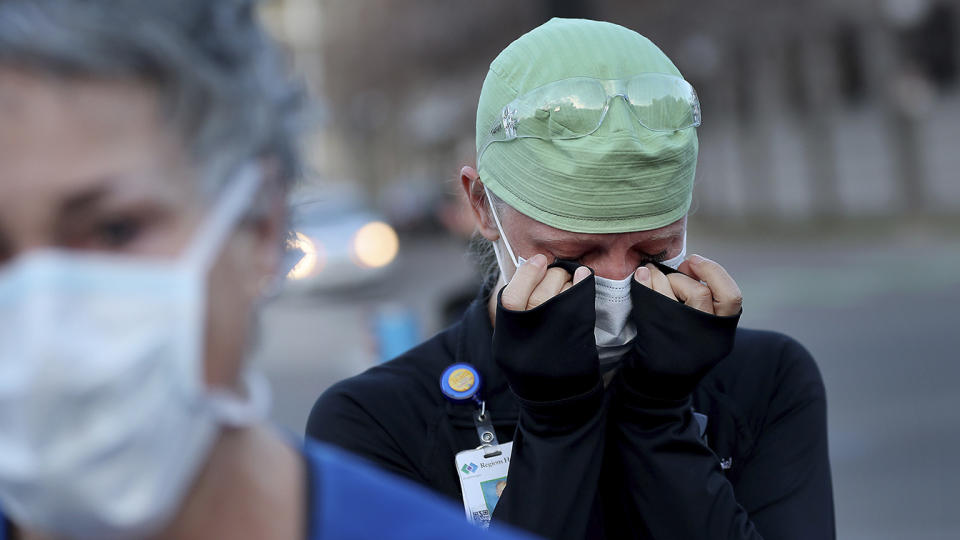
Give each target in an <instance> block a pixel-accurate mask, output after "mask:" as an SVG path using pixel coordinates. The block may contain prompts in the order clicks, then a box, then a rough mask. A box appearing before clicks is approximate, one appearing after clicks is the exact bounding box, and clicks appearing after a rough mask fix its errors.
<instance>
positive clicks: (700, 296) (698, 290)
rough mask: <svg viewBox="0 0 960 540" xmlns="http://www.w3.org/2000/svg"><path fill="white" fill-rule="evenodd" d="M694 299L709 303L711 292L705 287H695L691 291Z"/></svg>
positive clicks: (711, 297) (711, 296)
mask: <svg viewBox="0 0 960 540" xmlns="http://www.w3.org/2000/svg"><path fill="white" fill-rule="evenodd" d="M691 296H692V297H693V298H694V299H696V300H699V301H710V300H713V291H711V290H710V288H709V287H707V286H705V285H697V286H696V287H694V289H693V294H692V295H691Z"/></svg>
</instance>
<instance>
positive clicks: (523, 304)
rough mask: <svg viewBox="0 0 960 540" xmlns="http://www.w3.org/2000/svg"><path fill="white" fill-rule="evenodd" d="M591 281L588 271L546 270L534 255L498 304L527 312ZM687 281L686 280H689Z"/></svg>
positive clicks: (583, 268)
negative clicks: (571, 273) (584, 282)
mask: <svg viewBox="0 0 960 540" xmlns="http://www.w3.org/2000/svg"><path fill="white" fill-rule="evenodd" d="M588 277H590V269H589V268H587V267H586V266H581V267H579V268H577V269H576V271H574V273H573V275H572V276H571V275H570V273H569V272H567V271H566V270H564V269H563V268H559V267H553V268H549V269H548V268H547V257H546V256H544V255H541V254H537V255H534V256H533V257H531V258H530V259H529V260H527V261H524V262H523V264H521V265H520V267H519V268H517V271H516V273H514V274H513V279H511V280H510V283H509V284H507V286H506V287H504V289H503V295H502V296H501V297H500V301H501V302H502V303H503V307H505V308H507V309H509V310H512V311H527V310H530V309H533V308H535V307H537V306H539V305H540V304H544V303H546V302H547V301H548V300H550V299H551V298H553V297H554V296H557V295H558V294H560V293H562V292H565V291H566V290H567V289H569V288H570V287H573V286H574V285H576V284H578V283H580V282H581V281H583V280H584V279H586V278H588ZM688 279H689V278H688Z"/></svg>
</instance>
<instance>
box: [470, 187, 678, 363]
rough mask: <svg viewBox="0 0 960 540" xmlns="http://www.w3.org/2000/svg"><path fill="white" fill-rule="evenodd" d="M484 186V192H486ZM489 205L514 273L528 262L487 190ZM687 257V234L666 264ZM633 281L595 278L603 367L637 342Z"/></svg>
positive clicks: (596, 330)
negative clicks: (512, 240)
mask: <svg viewBox="0 0 960 540" xmlns="http://www.w3.org/2000/svg"><path fill="white" fill-rule="evenodd" d="M486 189H487V188H486V186H484V190H486ZM486 193H487V201H490V203H489V204H490V210H491V213H492V214H493V221H494V222H495V223H496V224H497V231H499V233H500V238H501V239H503V245H504V247H506V248H507V254H508V255H509V256H510V262H511V263H512V264H513V272H511V273H510V276H511V278H512V277H513V273H514V272H516V269H517V268H519V267H520V265H521V264H523V262H524V261H525V260H526V259H524V258H523V257H515V256H514V253H513V249H512V248H511V247H510V241H509V240H507V236H506V235H505V234H504V233H503V227H502V226H501V225H500V217H499V216H498V215H497V210H496V208H494V205H493V202H492V201H493V198H492V197H491V196H490V191H489V190H487V191H486ZM493 253H494V255H495V256H496V257H497V264H498V265H499V266H500V275H501V276H502V277H503V280H504V281H505V282H508V283H509V281H510V279H509V278H507V273H506V268H505V267H504V264H503V263H504V261H503V257H502V255H501V254H500V247H499V246H498V245H497V243H496V242H493ZM686 256H687V233H686V231H684V233H683V248H682V249H681V250H680V254H679V255H677V256H676V257H673V258H672V259H668V260H666V261H663V263H662V264H664V265H666V266H669V267H670V268H673V269H674V270H676V269H677V267H679V266H680V263H682V262H683V260H684V259H685V258H686ZM631 279H633V272H631V273H630V274H629V275H627V277H625V278H623V279H609V278H604V277H600V276H595V277H594V284H595V289H596V297H595V303H594V309H595V310H596V326H595V327H594V329H593V335H594V338H595V339H596V342H597V352H598V354H599V355H600V364H601V365H604V364H610V363H613V362H616V361H617V360H619V359H620V357H621V356H622V355H623V353H625V352H626V351H627V349H628V348H629V344H630V342H631V341H633V338H635V337H637V329H636V327H635V326H634V324H633V321H631V320H630V311H631V310H632V309H633V301H632V299H631V297H630V280H631Z"/></svg>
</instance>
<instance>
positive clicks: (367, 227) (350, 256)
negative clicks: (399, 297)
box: [286, 186, 400, 292]
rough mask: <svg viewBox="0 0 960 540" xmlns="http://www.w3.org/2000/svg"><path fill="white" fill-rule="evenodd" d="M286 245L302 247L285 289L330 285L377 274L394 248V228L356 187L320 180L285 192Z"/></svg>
mask: <svg viewBox="0 0 960 540" xmlns="http://www.w3.org/2000/svg"><path fill="white" fill-rule="evenodd" d="M290 202H291V225H292V231H293V232H292V237H291V238H290V240H289V242H288V246H287V247H288V250H290V251H292V252H294V253H297V254H298V255H299V254H301V253H302V255H301V258H300V259H299V262H297V263H296V265H295V266H293V267H292V269H291V270H290V271H289V273H288V274H287V283H286V287H287V289H288V290H291V291H300V292H302V291H308V290H331V289H338V288H350V287H355V286H358V285H363V284H366V283H369V282H371V281H375V280H377V279H378V278H381V277H383V276H384V275H385V274H386V272H387V268H388V267H389V266H390V264H391V263H393V261H394V260H395V259H396V257H397V254H398V252H399V250H400V241H399V238H398V237H397V233H396V231H395V230H394V228H393V227H392V226H390V225H389V224H388V223H386V221H385V220H384V219H383V217H382V216H381V215H379V214H378V213H376V212H374V211H373V210H372V209H370V208H369V207H368V206H366V205H365V204H364V202H363V200H362V198H361V197H360V196H359V195H358V194H357V193H356V190H354V189H351V188H350V187H347V186H325V187H323V188H310V189H307V190H302V191H299V192H297V193H296V194H295V195H294V196H292V197H291V201H290Z"/></svg>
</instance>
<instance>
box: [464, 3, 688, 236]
mask: <svg viewBox="0 0 960 540" xmlns="http://www.w3.org/2000/svg"><path fill="white" fill-rule="evenodd" d="M639 73H665V74H670V75H676V76H678V77H680V76H681V75H680V71H678V70H677V68H676V66H674V65H673V62H671V61H670V59H669V58H667V56H666V55H665V54H663V52H662V51H661V50H660V49H659V48H657V46H656V45H654V44H653V43H652V42H651V41H650V40H649V39H647V38H645V37H643V36H641V35H640V34H638V33H636V32H634V31H632V30H629V29H627V28H624V27H622V26H618V25H616V24H611V23H606V22H598V21H588V20H582V19H552V20H550V21H549V22H547V23H546V24H543V25H542V26H540V27H538V28H536V29H534V30H532V31H530V32H529V33H527V34H524V35H523V36H521V37H520V38H519V39H517V40H516V41H514V42H513V43H511V44H510V45H509V46H508V47H507V48H506V49H504V50H503V52H501V53H500V55H499V56H497V58H496V59H495V60H494V61H493V63H492V64H490V71H489V72H488V73H487V78H486V79H485V80H484V82H483V89H482V91H481V92H480V103H479V105H478V107H477V141H478V144H479V141H481V140H483V138H484V135H485V134H486V132H487V130H489V129H490V128H491V127H492V126H493V125H494V124H495V123H496V122H498V121H499V119H500V115H501V111H502V110H503V107H504V106H505V105H507V104H508V103H510V102H511V101H513V100H514V99H515V98H516V97H517V96H519V95H522V94H524V93H526V92H528V91H530V90H532V89H534V88H537V87H538V86H543V85H544V84H547V83H551V82H554V81H558V80H561V79H566V78H570V77H594V78H597V79H627V78H630V77H631V76H634V75H637V74H639ZM697 149H698V142H697V133H696V129H694V128H688V129H683V130H679V131H674V132H654V131H650V130H647V129H646V128H644V127H643V126H641V125H640V124H639V123H637V122H636V120H635V119H634V118H633V116H632V114H631V113H630V111H629V110H628V108H627V104H626V103H625V102H624V101H623V100H622V99H613V100H611V103H610V110H609V111H608V113H607V116H606V118H605V119H604V121H603V124H602V125H601V126H600V128H599V129H598V130H597V131H596V132H594V133H593V134H591V135H587V136H585V137H580V138H577V139H567V140H555V141H549V140H542V139H534V138H523V139H515V140H512V141H501V142H495V143H493V144H491V145H490V146H489V147H488V148H487V149H486V151H485V152H484V153H483V156H482V160H481V161H480V162H479V163H478V164H477V168H478V171H479V173H480V178H481V180H482V181H483V183H484V185H486V186H487V187H488V188H489V189H490V191H492V192H493V193H494V194H495V195H497V197H499V198H500V199H502V200H503V201H504V202H506V203H507V204H509V205H510V206H512V207H513V208H515V209H516V210H518V211H520V212H521V213H523V214H526V215H527V216H529V217H531V218H533V219H535V220H537V221H539V222H541V223H545V224H547V225H550V226H552V227H556V228H558V229H563V230H567V231H572V232H580V233H617V232H630V231H643V230H649V229H656V228H658V227H663V226H664V225H669V224H670V223H673V222H674V221H677V220H678V219H680V218H682V217H683V216H684V215H686V213H687V211H688V210H689V209H690V203H691V200H692V198H693V178H694V175H695V173H696V167H697ZM480 150H481V149H480V148H477V151H478V153H479V151H480Z"/></svg>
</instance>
